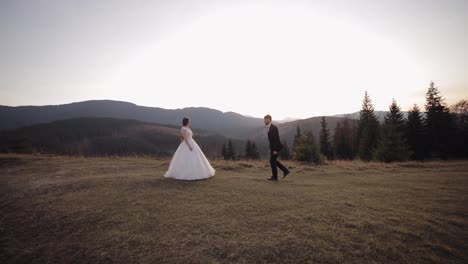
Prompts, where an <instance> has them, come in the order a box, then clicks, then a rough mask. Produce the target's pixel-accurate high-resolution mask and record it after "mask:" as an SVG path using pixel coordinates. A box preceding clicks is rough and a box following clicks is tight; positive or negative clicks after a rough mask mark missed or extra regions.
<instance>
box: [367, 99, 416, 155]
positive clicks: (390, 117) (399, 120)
mask: <svg viewBox="0 0 468 264" xmlns="http://www.w3.org/2000/svg"><path fill="white" fill-rule="evenodd" d="M389 110H390V111H389V112H388V113H387V115H386V116H385V119H384V124H383V126H382V133H381V139H380V141H379V143H378V147H377V149H376V151H375V157H376V159H377V160H380V161H384V162H392V161H405V160H408V159H409V157H410V156H411V151H410V150H409V147H408V145H407V144H406V142H405V140H404V138H403V136H404V129H405V127H404V125H405V121H404V119H403V113H402V112H401V109H400V107H399V106H398V105H397V103H396V101H395V100H393V102H392V104H391V105H390V109H389Z"/></svg>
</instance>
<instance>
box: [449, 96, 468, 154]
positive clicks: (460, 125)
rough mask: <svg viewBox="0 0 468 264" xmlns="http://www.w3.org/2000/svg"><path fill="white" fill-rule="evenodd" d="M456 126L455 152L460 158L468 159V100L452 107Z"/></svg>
mask: <svg viewBox="0 0 468 264" xmlns="http://www.w3.org/2000/svg"><path fill="white" fill-rule="evenodd" d="M451 112H452V115H453V119H454V125H455V134H456V135H455V137H454V138H453V142H454V144H453V151H454V152H455V154H456V156H457V157H458V158H467V157H468V100H461V101H459V102H457V103H456V104H454V105H453V106H452V107H451Z"/></svg>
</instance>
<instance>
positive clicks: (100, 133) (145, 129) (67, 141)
mask: <svg viewBox="0 0 468 264" xmlns="http://www.w3.org/2000/svg"><path fill="white" fill-rule="evenodd" d="M194 134H195V139H196V141H197V142H198V144H199V145H200V147H201V148H202V149H203V151H204V152H205V154H206V155H207V156H209V157H217V156H219V155H220V152H221V146H222V144H223V143H226V142H227V138H225V137H224V136H221V135H217V134H213V133H210V132H207V131H203V130H194ZM179 143H180V128H179V127H177V126H168V125H160V124H155V123H147V122H141V121H137V120H129V119H114V118H76V119H67V120H60V121H54V122H51V123H47V124H38V125H32V126H26V127H21V128H17V129H14V130H8V131H1V132H0V152H39V153H51V154H60V155H84V156H101V155H124V156H125V155H133V154H136V155H142V154H143V155H155V156H170V155H172V154H173V153H174V152H175V150H176V149H177V147H178V145H179ZM233 143H234V146H235V148H237V149H238V150H241V149H242V150H243V146H244V141H241V140H233Z"/></svg>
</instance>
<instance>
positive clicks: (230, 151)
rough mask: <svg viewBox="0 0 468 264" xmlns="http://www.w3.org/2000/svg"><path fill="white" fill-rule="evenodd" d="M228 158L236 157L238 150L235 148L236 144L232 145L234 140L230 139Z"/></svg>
mask: <svg viewBox="0 0 468 264" xmlns="http://www.w3.org/2000/svg"><path fill="white" fill-rule="evenodd" d="M226 152H227V155H226V156H227V159H228V160H233V159H235V158H236V151H235V150H234V146H233V145H232V140H231V139H229V142H228V146H227V151H226Z"/></svg>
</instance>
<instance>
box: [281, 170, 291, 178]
mask: <svg viewBox="0 0 468 264" xmlns="http://www.w3.org/2000/svg"><path fill="white" fill-rule="evenodd" d="M289 173H291V172H290V171H286V172H284V173H283V178H282V179H284V178H286V176H288V174H289Z"/></svg>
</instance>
